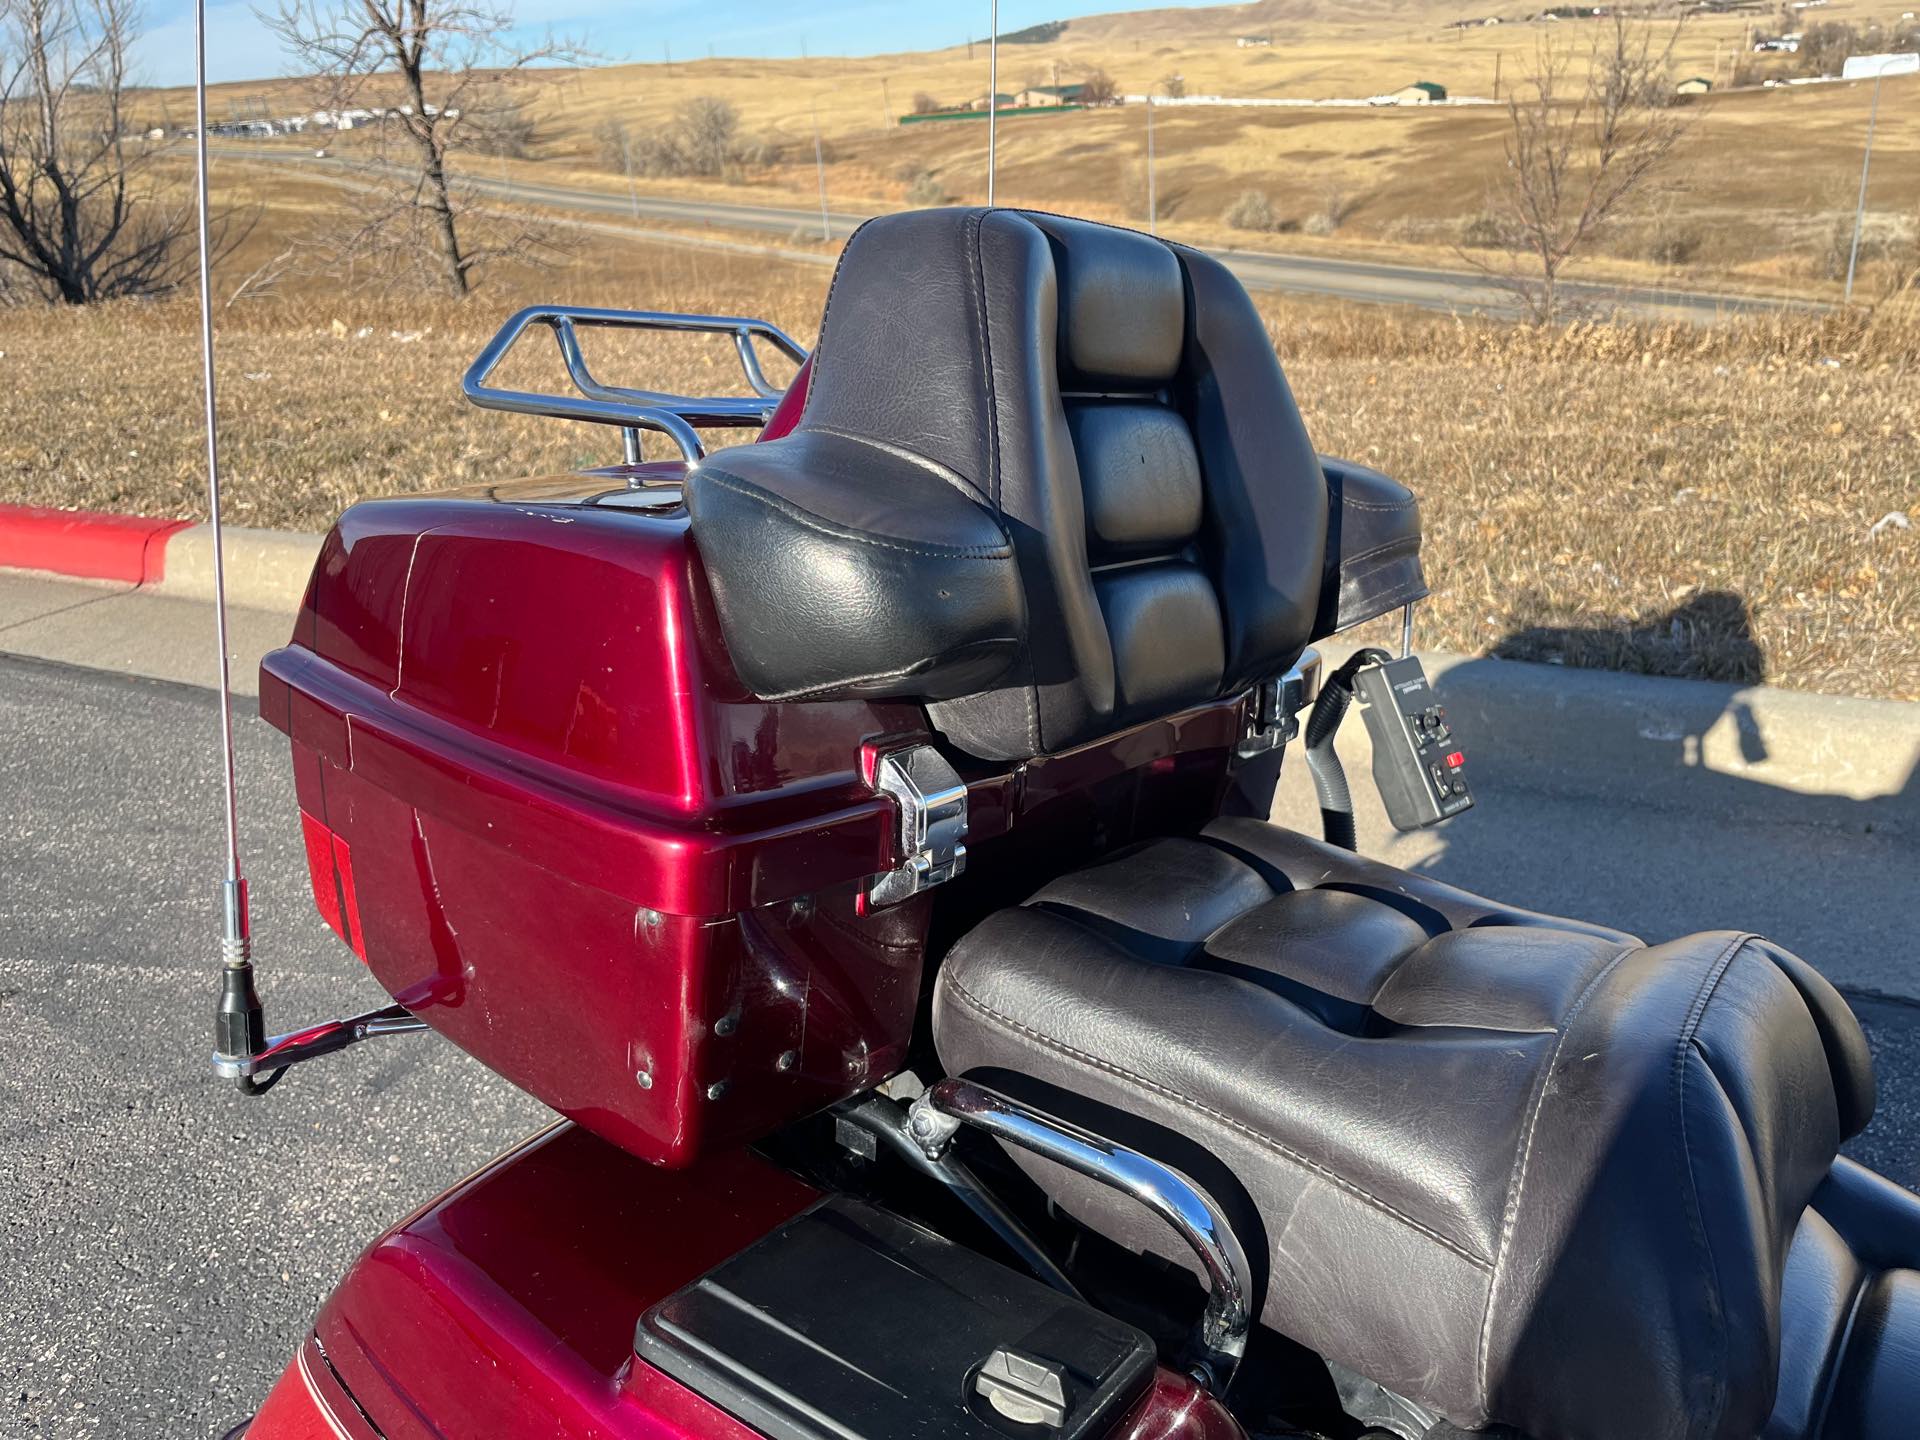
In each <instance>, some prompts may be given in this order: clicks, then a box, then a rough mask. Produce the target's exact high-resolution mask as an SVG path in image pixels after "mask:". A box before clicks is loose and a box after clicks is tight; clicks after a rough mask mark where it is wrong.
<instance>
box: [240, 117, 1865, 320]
mask: <svg viewBox="0 0 1920 1440" xmlns="http://www.w3.org/2000/svg"><path fill="white" fill-rule="evenodd" d="M214 153H215V154H216V155H218V156H220V157H222V158H229V159H247V160H252V161H256V162H260V163H265V164H284V165H291V166H298V167H301V168H304V169H306V170H309V171H312V172H315V173H318V174H321V175H326V176H333V177H338V178H341V179H343V180H344V179H350V178H352V177H353V176H355V175H360V176H371V175H373V174H376V173H377V167H376V166H374V165H372V164H370V163H368V162H365V161H356V160H351V159H348V158H345V157H341V156H336V155H329V156H327V157H325V158H324V159H323V158H321V157H320V156H319V155H317V154H316V153H315V152H314V151H312V150H293V149H285V148H282V147H277V146H265V145H261V146H247V145H236V144H225V145H218V146H216V147H215V151H214ZM523 169H524V167H523ZM468 183H470V184H471V185H473V186H474V187H475V188H476V189H478V190H480V191H481V192H482V193H485V194H489V195H495V196H505V197H507V198H510V199H515V200H519V201H522V202H526V203H531V204H537V205H544V206H548V207H551V208H553V209H557V210H572V211H579V212H583V213H591V214H600V215H620V216H626V217H630V218H631V217H635V216H638V217H641V218H645V219H648V220H657V221H666V222H668V223H670V224H677V225H699V226H710V227H715V228H718V229H722V230H731V231H737V232H747V233H752V234H759V235H777V236H781V237H800V238H805V239H819V238H821V237H822V235H823V234H824V235H825V236H827V237H830V238H833V239H843V238H845V237H846V236H848V235H851V234H852V233H853V232H854V230H855V229H857V228H858V227H859V225H860V224H861V222H862V221H864V220H866V219H867V218H868V216H867V215H866V214H865V213H863V212H858V211H835V210H829V212H828V213H827V215H826V216H825V217H824V220H823V217H822V216H821V213H820V209H819V207H817V206H814V207H811V208H809V207H805V206H782V205H740V204H731V203H721V202H717V201H711V200H676V199H672V198H669V197H664V196H656V195H639V196H627V195H622V194H618V193H615V192H610V191H604V190H588V189H582V188H579V187H575V186H567V185H552V184H547V183H545V182H541V181H533V180H527V179H525V178H521V177H517V176H515V175H514V174H513V171H512V169H511V167H509V168H508V169H507V170H506V171H505V172H504V173H503V174H502V175H501V176H499V177H495V176H492V175H489V174H486V173H484V172H478V173H475V174H472V175H470V176H468ZM1216 253H1218V254H1219V257H1220V258H1221V259H1222V260H1223V261H1225V263H1226V265H1227V267H1228V268H1229V269H1231V270H1232V271H1233V272H1234V273H1235V274H1236V275H1238V276H1239V277H1240V279H1241V282H1242V283H1243V284H1245V285H1247V286H1248V287H1249V288H1250V289H1255V290H1283V291H1289V292H1293V293H1297V294H1308V295H1322V296H1328V297H1332V298H1336V299H1341V300H1358V301H1365V302H1371V303H1378V304H1389V305H1414V306H1419V307H1421V308H1423V309H1430V310H1444V311H1456V310H1457V311H1469V312H1471V311H1479V312H1484V313H1487V314H1493V315H1511V314H1513V313H1515V311H1516V306H1515V303H1514V298H1513V296H1512V295H1511V294H1510V293H1509V292H1507V291H1505V290H1503V289H1502V288H1501V287H1500V286H1499V285H1497V284H1494V283H1493V282H1492V281H1490V280H1488V279H1487V277H1485V276H1484V275H1476V274H1473V273H1471V272H1463V271H1457V270H1442V269H1431V268H1423V267H1417V266H1410V265H1386V264H1379V263H1375V262H1371V261H1364V260H1339V259H1333V258H1328V257H1324V256H1306V255H1277V254H1270V253H1267V252H1263V251H1255V250H1224V251H1219V252H1216ZM796 258H803V259H807V260H819V259H822V258H823V257H821V256H819V255H818V254H817V253H815V252H808V251H802V252H797V257H796ZM1562 293H1563V294H1564V295H1565V296H1566V298H1567V299H1568V301H1569V302H1570V303H1575V304H1580V305H1585V306H1589V307H1591V308H1593V309H1595V310H1599V311H1614V310H1618V311H1623V312H1627V313H1630V314H1634V315H1639V316H1643V317H1646V318H1649V319H1660V320H1695V321H1705V320H1712V319H1716V318H1719V317H1721V316H1724V315H1729V314H1737V313H1741V312H1747V311H1766V310H1780V309H1828V308H1830V307H1828V306H1826V305H1823V304H1819V303H1817V302H1810V301H1794V300H1783V299H1777V298H1774V297H1769V296H1752V295H1745V296H1743V295H1725V294H1715V293H1712V292H1708V291H1698V290H1684V289H1672V288H1666V287H1654V286H1625V285H1604V284H1583V283H1569V284H1566V285H1564V286H1562Z"/></svg>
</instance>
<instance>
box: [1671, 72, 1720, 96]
mask: <svg viewBox="0 0 1920 1440" xmlns="http://www.w3.org/2000/svg"><path fill="white" fill-rule="evenodd" d="M1711 89H1713V81H1711V80H1709V79H1707V77H1706V76H1704V75H1689V76H1688V77H1687V78H1686V79H1685V80H1682V81H1681V82H1680V83H1679V84H1678V85H1676V86H1674V87H1673V93H1674V94H1676V95H1704V94H1706V93H1707V92H1708V91H1709V90H1711Z"/></svg>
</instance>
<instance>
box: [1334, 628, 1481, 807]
mask: <svg viewBox="0 0 1920 1440" xmlns="http://www.w3.org/2000/svg"><path fill="white" fill-rule="evenodd" d="M1353 688H1354V693H1355V694H1356V695H1358V696H1359V697H1360V703H1361V705H1362V707H1363V709H1362V711H1361V713H1362V714H1363V715H1365V716H1366V721H1367V733H1368V735H1369V736H1371V737H1372V739H1373V783H1374V784H1375V785H1377V786H1378V787H1379V789H1380V798H1381V799H1382V800H1383V801H1385V802H1386V806H1387V818H1388V819H1389V820H1391V821H1392V822H1393V828H1394V829H1396V830H1424V829H1425V828H1426V827H1427V826H1429V825H1438V824H1439V823H1440V822H1441V821H1442V820H1446V819H1450V818H1451V817H1453V816H1455V815H1458V814H1459V813H1460V812H1461V811H1462V810H1466V809H1468V808H1470V807H1471V806H1472V805H1473V795H1472V793H1471V792H1470V791H1469V790H1468V789H1467V777H1466V774H1465V769H1466V763H1467V757H1466V752H1465V751H1463V750H1462V749H1461V748H1460V746H1459V743H1458V741H1456V740H1455V739H1454V734H1453V730H1452V727H1450V726H1449V725H1448V724H1447V709H1446V706H1444V705H1442V704H1440V703H1439V701H1438V700H1437V699H1436V698H1435V697H1434V693H1433V686H1432V685H1431V684H1429V683H1428V681H1427V672H1426V671H1425V670H1424V669H1422V668H1421V665H1420V661H1419V660H1418V658H1416V657H1414V656H1411V655H1409V656H1406V657H1405V658H1403V659H1400V660H1389V661H1387V662H1385V663H1384V664H1381V665H1369V666H1367V667H1366V668H1365V669H1364V670H1361V671H1359V672H1358V673H1357V674H1356V675H1355V676H1354V677H1353Z"/></svg>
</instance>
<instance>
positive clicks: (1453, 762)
mask: <svg viewBox="0 0 1920 1440" xmlns="http://www.w3.org/2000/svg"><path fill="white" fill-rule="evenodd" d="M1466 763H1467V752H1466V751H1464V750H1456V751H1454V752H1453V753H1452V754H1451V755H1449V756H1447V768H1448V769H1450V770H1458V769H1459V768H1460V767H1461V766H1462V765H1464V764H1466Z"/></svg>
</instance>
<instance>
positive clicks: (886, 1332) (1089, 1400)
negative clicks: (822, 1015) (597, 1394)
mask: <svg viewBox="0 0 1920 1440" xmlns="http://www.w3.org/2000/svg"><path fill="white" fill-rule="evenodd" d="M997 1348H1006V1349H1011V1350H1013V1351H1015V1352H1017V1353H1018V1354H1019V1355H1021V1356H1022V1357H1025V1358H1027V1359H1031V1360H1036V1361H1039V1362H1042V1363H1043V1364H1044V1365H1046V1366H1049V1367H1057V1368H1058V1370H1059V1371H1060V1372H1064V1373H1063V1375H1062V1377H1061V1378H1062V1379H1063V1381H1064V1387H1063V1388H1064V1391H1065V1395H1064V1400H1065V1405H1064V1410H1065V1416H1064V1419H1063V1420H1061V1422H1060V1423H1059V1424H1058V1425H1057V1426H1049V1425H1045V1424H1017V1423H1015V1422H1013V1421H1010V1420H1008V1419H1006V1418H1005V1417H1004V1416H1002V1415H1000V1414H998V1413H997V1412H996V1411H995V1410H994V1409H993V1408H992V1407H991V1406H990V1405H988V1404H987V1403H986V1402H985V1401H984V1400H983V1399H982V1398H981V1397H980V1396H979V1395H978V1394H977V1393H976V1390H975V1379H976V1376H977V1374H978V1372H979V1369H980V1366H981V1364H982V1363H983V1362H984V1361H985V1360H986V1359H987V1357H988V1356H989V1355H991V1354H992V1353H993V1352H994V1351H995V1349H997ZM635 1349H636V1351H637V1353H638V1354H639V1356H640V1358H641V1359H642V1360H644V1361H646V1362H647V1363H648V1364H650V1365H654V1366H656V1367H658V1368H659V1369H661V1370H664V1371H666V1372H667V1373H668V1374H669V1375H672V1376H673V1377H674V1378H675V1379H677V1380H679V1381H680V1382H681V1383H682V1384H684V1385H687V1386H688V1387H690V1388H691V1389H693V1390H695V1391H697V1392H698V1393H699V1394H701V1395H704V1396H705V1397H706V1398H707V1399H709V1400H711V1401H713V1403H714V1404H716V1405H718V1406H720V1408H722V1409H723V1410H726V1411H728V1412H730V1413H731V1414H733V1415H735V1416H738V1417H739V1418H740V1419H741V1420H744V1421H745V1422H746V1423H747V1424H749V1425H751V1426H753V1427H754V1428H755V1429H756V1430H759V1431H761V1432H762V1433H764V1434H766V1435H769V1436H772V1437H774V1440H902V1437H907V1436H912V1437H916V1440H944V1437H954V1440H961V1437H969V1440H992V1437H998V1436H1018V1437H1036V1440H1053V1437H1061V1440H1079V1437H1084V1436H1097V1435H1101V1434H1103V1433H1105V1431H1106V1430H1107V1429H1108V1428H1109V1427H1110V1426H1111V1425H1112V1424H1113V1423H1114V1422H1115V1421H1116V1420H1118V1419H1119V1418H1120V1416H1121V1415H1122V1414H1123V1413H1124V1411H1125V1409H1126V1407H1127V1406H1128V1405H1130V1404H1131V1403H1132V1402H1133V1401H1134V1400H1135V1399H1136V1398H1137V1397H1138V1396H1139V1395H1140V1394H1141V1393H1142V1391H1143V1390H1144V1389H1145V1388H1146V1385H1147V1382H1148V1380H1149V1379H1150V1377H1151V1375H1152V1371H1153V1365H1154V1353H1153V1346H1152V1344H1151V1342H1149V1341H1148V1339H1147V1337H1146V1336H1145V1335H1144V1334H1142V1333H1141V1332H1140V1331H1138V1330H1136V1329H1134V1328H1133V1327H1132V1326H1130V1325H1125V1324H1122V1323H1121V1322H1120V1321H1118V1320H1115V1319H1114V1318H1113V1317H1111V1316H1109V1315H1104V1314H1102V1313H1101V1312H1099V1311H1097V1310H1094V1309H1093V1308H1091V1307H1090V1306H1087V1305H1085V1304H1082V1303H1081V1302H1079V1301H1077V1300H1074V1299H1072V1298H1070V1297H1068V1296H1065V1295H1061V1294H1059V1293H1057V1292H1055V1291H1053V1290H1050V1289H1048V1288H1047V1287H1046V1286H1044V1285H1042V1284H1041V1283H1040V1282H1038V1281H1037V1280H1032V1279H1029V1278H1028V1277H1027V1276H1025V1275H1023V1274H1021V1273H1019V1272H1017V1271H1015V1270H1011V1269H1009V1268H1007V1267H1006V1266H1004V1265H1000V1264H996V1263H995V1262H994V1261H992V1260H989V1259H986V1258H985V1257H984V1256H981V1255H977V1254H975V1253H974V1252H973V1251H971V1250H967V1249H965V1248H963V1247H961V1246H959V1245H956V1244H954V1243H953V1242H952V1241H949V1240H945V1239H942V1238H941V1237H940V1236H938V1235H935V1234H933V1233H932V1232H931V1231H928V1230H923V1229H921V1228H920V1227H919V1226H917V1225H912V1224H909V1223H908V1222H906V1221H904V1220H901V1219H900V1218H898V1217H897V1216H894V1215H890V1214H887V1213H886V1212H885V1211H882V1210H877V1209H875V1208H874V1207H872V1206H870V1205H866V1204H864V1203H861V1202H859V1201H855V1200H850V1199H847V1198H845V1197H834V1198H832V1199H829V1200H827V1201H825V1202H823V1203H822V1204H820V1205H818V1206H816V1207H815V1208H813V1209H812V1210H809V1211H807V1212H806V1213H805V1214H803V1215H800V1216H797V1217H796V1218H794V1219H793V1220H790V1221H789V1222H787V1224H785V1225H783V1226H782V1227H781V1228H780V1229H778V1230H775V1231H773V1232H772V1233H771V1234H769V1235H768V1236H766V1237H765V1238H764V1239H762V1240H761V1241H759V1242H758V1243H757V1244H755V1245H753V1246H752V1247H750V1248H749V1249H747V1250H744V1251H742V1252H741V1253H740V1254H738V1255H736V1256H734V1257H733V1259H731V1260H728V1261H727V1262H726V1263H724V1264H722V1265H720V1266H719V1267H718V1268H716V1269H714V1270H713V1271H711V1272H709V1273H708V1274H707V1275H705V1276H704V1277H702V1278H701V1279H699V1280H696V1281H695V1282H694V1283H693V1284H691V1285H689V1286H687V1287H686V1288H685V1289H683V1290H680V1291H679V1292H677V1293H676V1294H673V1295H670V1296H668V1297H667V1298H666V1299H665V1300H663V1301H661V1302H660V1303H659V1304H658V1305H656V1306H654V1307H653V1309H651V1310H649V1311H648V1312H647V1313H646V1315H645V1316H643V1317H642V1319H641V1321H640V1326H639V1332H638V1335H637V1337H636V1339H635Z"/></svg>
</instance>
